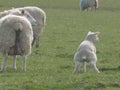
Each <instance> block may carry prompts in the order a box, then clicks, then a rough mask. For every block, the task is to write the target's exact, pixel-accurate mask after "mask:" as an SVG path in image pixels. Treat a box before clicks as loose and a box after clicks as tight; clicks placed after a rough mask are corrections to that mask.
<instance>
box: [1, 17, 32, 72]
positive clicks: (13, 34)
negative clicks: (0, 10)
mask: <svg viewBox="0 0 120 90" xmlns="http://www.w3.org/2000/svg"><path fill="white" fill-rule="evenodd" d="M33 22H34V21H33ZM32 40H33V31H32V26H31V23H30V22H29V21H28V20H27V19H26V18H25V17H22V16H17V15H6V16H4V17H2V18H1V19H0V52H1V53H2V54H3V59H2V65H1V71H4V70H5V69H6V62H7V56H8V55H10V56H13V58H14V60H13V69H15V70H16V60H15V59H16V55H21V56H22V60H23V70H24V71H26V58H27V56H28V55H29V54H30V53H31V44H32Z"/></svg>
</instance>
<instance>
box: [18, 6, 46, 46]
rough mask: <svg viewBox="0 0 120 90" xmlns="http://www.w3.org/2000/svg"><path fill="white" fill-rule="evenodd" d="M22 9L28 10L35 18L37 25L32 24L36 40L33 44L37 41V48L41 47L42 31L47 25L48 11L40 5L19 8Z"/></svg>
mask: <svg viewBox="0 0 120 90" xmlns="http://www.w3.org/2000/svg"><path fill="white" fill-rule="evenodd" d="M17 9H20V10H26V11H27V12H29V13H30V14H31V16H32V17H33V18H35V20H36V22H37V25H35V26H32V27H33V34H34V40H33V43H32V45H33V44H34V43H35V42H36V48H38V47H39V38H40V36H41V34H42V31H43V29H44V27H45V23H46V13H45V12H44V11H43V10H42V9H41V8H39V7H35V6H28V7H22V8H17Z"/></svg>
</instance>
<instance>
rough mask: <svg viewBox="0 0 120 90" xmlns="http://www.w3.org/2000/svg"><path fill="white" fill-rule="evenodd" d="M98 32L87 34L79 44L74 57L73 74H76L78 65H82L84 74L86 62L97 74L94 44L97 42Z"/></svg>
mask: <svg viewBox="0 0 120 90" xmlns="http://www.w3.org/2000/svg"><path fill="white" fill-rule="evenodd" d="M98 35H99V32H88V34H87V36H86V38H85V40H84V41H83V42H82V43H81V44H80V46H79V48H78V49H77V52H76V53H75V55H74V61H75V68H74V71H73V73H74V74H77V73H78V68H79V65H80V63H81V62H82V63H83V70H84V72H86V62H89V63H90V65H91V67H92V68H93V70H94V71H96V72H98V73H99V70H98V69H97V67H96V62H97V56H96V47H95V46H94V43H95V42H97V41H99V38H98Z"/></svg>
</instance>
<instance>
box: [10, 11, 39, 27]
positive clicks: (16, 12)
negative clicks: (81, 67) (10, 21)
mask: <svg viewBox="0 0 120 90" xmlns="http://www.w3.org/2000/svg"><path fill="white" fill-rule="evenodd" d="M10 14H12V15H18V16H23V17H25V18H27V19H28V21H29V22H30V23H31V25H33V26H34V25H37V24H36V20H35V19H34V18H33V17H32V16H31V15H30V14H29V12H27V11H26V10H23V9H12V10H11V12H10Z"/></svg>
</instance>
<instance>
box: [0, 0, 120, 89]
mask: <svg viewBox="0 0 120 90" xmlns="http://www.w3.org/2000/svg"><path fill="white" fill-rule="evenodd" d="M29 5H35V6H39V7H41V8H42V9H43V10H44V11H45V12H46V14H47V24H46V27H45V30H44V32H43V34H42V37H41V38H40V48H38V49H36V48H35V47H33V49H32V54H31V55H30V56H29V57H28V59H27V72H23V71H22V69H21V58H20V57H18V61H17V68H18V70H17V71H13V70H11V63H12V61H11V59H12V58H11V57H9V58H8V59H9V60H8V63H7V69H6V71H5V72H3V73H0V89H1V90H119V89H120V83H119V82H120V60H119V59H120V47H119V44H120V40H119V38H120V34H119V33H120V30H119V29H120V20H119V16H120V11H119V9H120V6H119V5H120V2H119V0H115V1H114V0H107V1H105V0H99V6H100V7H99V9H98V10H97V11H96V12H94V11H92V12H82V11H80V10H79V0H38V2H37V1H35V0H21V1H14V0H11V1H10V2H8V0H1V1H0V10H1V11H3V10H5V9H9V8H11V7H21V6H29ZM90 30H91V31H100V43H98V44H96V47H97V56H98V62H97V66H98V68H99V69H100V71H101V73H100V74H97V73H95V72H93V71H92V70H91V68H89V65H88V66H87V72H86V73H82V72H81V71H79V74H78V75H73V74H72V71H73V69H74V63H73V55H74V53H75V51H76V49H77V47H78V45H79V44H80V42H81V41H82V40H83V39H84V37H85V35H86V34H87V32H88V31H90ZM0 59H2V57H0ZM0 63H1V62H0ZM80 70H81V69H80Z"/></svg>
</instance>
